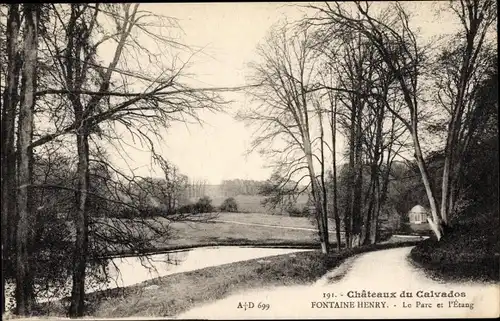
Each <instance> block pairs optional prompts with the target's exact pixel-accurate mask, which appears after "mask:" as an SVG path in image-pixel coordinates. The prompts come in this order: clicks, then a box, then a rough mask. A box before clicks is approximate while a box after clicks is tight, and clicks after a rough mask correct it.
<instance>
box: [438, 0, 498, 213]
mask: <svg viewBox="0 0 500 321" xmlns="http://www.w3.org/2000/svg"><path fill="white" fill-rule="evenodd" d="M450 8H451V9H452V11H453V12H454V13H455V15H456V16H457V17H458V18H459V20H460V24H461V30H460V31H459V34H458V35H456V36H455V37H453V40H452V41H453V42H454V45H452V46H451V48H454V49H453V50H454V52H449V51H448V49H444V50H443V54H442V56H441V63H442V64H444V65H445V66H444V68H442V69H441V70H442V71H443V74H444V76H445V79H446V81H445V83H442V82H441V83H440V84H441V86H439V88H440V89H441V90H442V91H441V95H438V97H439V98H440V99H439V101H440V102H441V103H443V107H444V108H445V110H446V111H447V112H448V115H449V121H447V124H448V128H447V133H446V136H447V137H446V145H445V161H444V168H443V180H442V187H441V219H442V220H443V221H444V222H445V223H448V221H449V218H450V217H449V216H450V214H451V213H452V211H453V210H454V204H455V198H456V196H457V195H456V191H457V182H458V179H459V177H458V175H459V173H460V168H461V167H462V162H463V155H464V154H465V153H466V151H467V148H468V139H467V137H470V136H468V135H466V134H465V133H467V129H472V130H469V131H468V132H469V133H471V132H474V128H475V124H471V122H474V119H471V115H472V114H473V113H472V108H473V106H474V104H472V101H473V97H474V92H475V91H476V89H477V88H478V84H479V82H480V81H481V80H482V79H484V77H485V68H484V67H486V66H488V63H487V62H485V58H487V57H485V51H486V50H488V49H489V48H488V47H489V44H488V41H487V37H488V36H489V35H488V33H490V32H491V29H492V28H493V27H494V23H495V21H496V2H495V1H490V0H463V1H459V2H454V1H453V2H450ZM490 36H491V35H490ZM490 48H491V47H490ZM450 58H451V59H450ZM445 97H446V98H445ZM457 146H458V148H457Z"/></svg>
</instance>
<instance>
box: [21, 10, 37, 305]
mask: <svg viewBox="0 0 500 321" xmlns="http://www.w3.org/2000/svg"><path fill="white" fill-rule="evenodd" d="M39 13H40V8H39V5H38V4H25V5H24V24H25V30H24V33H25V34H24V67H23V86H24V88H23V90H22V102H21V107H20V110H19V128H18V133H19V134H18V135H19V137H18V141H19V151H18V152H19V168H18V183H19V192H18V197H17V207H18V211H19V222H18V226H17V234H16V236H17V237H16V248H17V251H16V252H17V253H16V254H17V255H16V303H17V304H16V312H17V314H19V315H29V314H31V311H32V308H33V304H34V292H33V275H32V271H31V258H30V254H31V253H30V245H31V240H32V232H33V226H31V225H32V222H33V219H34V217H33V215H32V214H33V213H32V209H31V206H30V205H31V202H30V190H31V187H30V185H31V179H32V177H31V176H32V175H31V174H32V173H31V172H32V162H33V157H32V148H31V147H30V145H31V141H32V138H33V110H34V106H35V91H36V69H37V54H38V20H39Z"/></svg>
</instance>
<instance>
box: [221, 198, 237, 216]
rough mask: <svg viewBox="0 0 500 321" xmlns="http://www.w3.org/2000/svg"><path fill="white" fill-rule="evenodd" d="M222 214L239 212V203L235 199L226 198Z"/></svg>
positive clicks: (222, 206) (222, 205)
mask: <svg viewBox="0 0 500 321" xmlns="http://www.w3.org/2000/svg"><path fill="white" fill-rule="evenodd" d="M220 210H221V211H222V212H238V203H236V200H235V199H234V198H233V197H229V198H226V199H225V200H224V202H222V204H221V206H220Z"/></svg>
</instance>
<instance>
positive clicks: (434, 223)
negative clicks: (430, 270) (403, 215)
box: [411, 124, 443, 241]
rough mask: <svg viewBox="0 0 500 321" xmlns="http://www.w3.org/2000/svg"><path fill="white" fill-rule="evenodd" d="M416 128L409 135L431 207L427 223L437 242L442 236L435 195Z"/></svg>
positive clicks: (414, 126) (414, 125) (413, 127)
mask: <svg viewBox="0 0 500 321" xmlns="http://www.w3.org/2000/svg"><path fill="white" fill-rule="evenodd" d="M416 127H417V126H416V124H413V126H412V129H411V135H412V139H413V144H414V147H415V159H416V160H417V165H418V168H419V170H420V174H421V176H422V182H423V184H424V187H425V192H426V194H427V198H428V199H429V205H430V207H431V213H432V219H431V218H427V221H428V222H429V225H430V227H431V229H432V230H433V232H434V234H435V235H436V238H437V239H438V241H439V240H440V239H441V237H442V236H443V228H442V225H441V219H440V217H439V213H438V206H437V202H436V199H435V198H434V195H435V193H434V190H433V188H432V184H431V181H430V178H429V173H428V171H427V165H426V164H425V161H424V157H423V155H422V149H421V147H420V141H419V139H418V132H417V128H416Z"/></svg>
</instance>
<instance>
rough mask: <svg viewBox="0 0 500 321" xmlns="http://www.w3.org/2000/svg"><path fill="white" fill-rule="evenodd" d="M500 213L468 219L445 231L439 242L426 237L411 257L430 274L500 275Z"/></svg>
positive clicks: (461, 276)
mask: <svg viewBox="0 0 500 321" xmlns="http://www.w3.org/2000/svg"><path fill="white" fill-rule="evenodd" d="M499 229H500V224H499V219H498V217H490V219H487V220H482V221H477V220H469V221H466V222H462V223H460V224H457V225H454V226H453V227H452V228H450V229H449V230H447V231H445V235H444V237H443V238H442V239H441V240H440V241H439V242H437V241H436V240H435V239H434V238H430V239H428V240H425V241H423V242H422V243H420V244H419V245H418V246H416V247H415V248H414V249H413V250H412V251H411V257H412V259H413V260H414V261H415V262H416V263H417V264H419V265H421V266H423V267H424V268H426V269H427V270H428V271H429V272H430V273H431V274H434V275H436V276H438V277H440V278H443V279H448V280H463V279H477V280H484V281H498V280H499V279H500V269H499V261H500V255H499V253H500V240H499V235H498V231H499Z"/></svg>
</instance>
